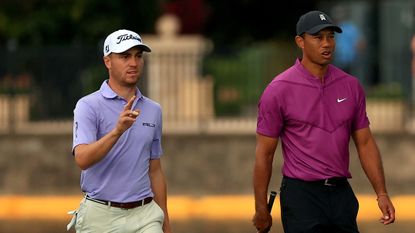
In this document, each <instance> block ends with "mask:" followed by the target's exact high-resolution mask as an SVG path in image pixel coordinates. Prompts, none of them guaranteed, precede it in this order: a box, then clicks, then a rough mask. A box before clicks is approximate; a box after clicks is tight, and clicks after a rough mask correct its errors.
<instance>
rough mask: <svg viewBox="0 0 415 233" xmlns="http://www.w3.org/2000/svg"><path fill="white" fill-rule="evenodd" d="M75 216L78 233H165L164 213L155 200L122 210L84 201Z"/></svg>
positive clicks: (74, 221)
mask: <svg viewBox="0 0 415 233" xmlns="http://www.w3.org/2000/svg"><path fill="white" fill-rule="evenodd" d="M74 214H75V215H74V218H75V220H73V221H72V222H73V223H74V224H75V229H76V232H77V233H130V232H131V233H163V230H162V226H163V220H164V213H163V210H162V209H161V208H160V207H159V206H158V205H157V203H156V202H155V201H154V200H153V201H152V202H150V203H148V204H146V205H144V206H140V207H137V208H134V209H121V208H117V207H111V206H106V205H103V204H99V203H96V202H93V201H90V200H86V199H83V200H82V202H81V204H80V207H79V209H78V210H77V211H75V213H74ZM72 222H71V223H72ZM68 227H70V226H69V225H68Z"/></svg>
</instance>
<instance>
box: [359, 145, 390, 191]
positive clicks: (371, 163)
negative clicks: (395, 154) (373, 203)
mask: <svg viewBox="0 0 415 233" xmlns="http://www.w3.org/2000/svg"><path fill="white" fill-rule="evenodd" d="M358 153H359V157H360V162H361V164H362V168H363V170H364V171H365V173H366V176H367V177H368V179H369V181H370V183H371V184H372V186H373V189H374V190H375V192H376V193H377V194H384V193H387V191H386V185H385V174H384V171H383V165H382V159H381V156H380V152H379V150H378V148H377V146H376V143H375V142H374V140H373V139H371V140H368V141H367V143H366V144H365V145H363V146H361V147H360V148H358Z"/></svg>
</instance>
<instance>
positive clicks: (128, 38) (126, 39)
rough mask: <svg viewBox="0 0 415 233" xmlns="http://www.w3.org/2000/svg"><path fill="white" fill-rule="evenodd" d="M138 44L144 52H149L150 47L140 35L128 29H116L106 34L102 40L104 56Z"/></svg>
mask: <svg viewBox="0 0 415 233" xmlns="http://www.w3.org/2000/svg"><path fill="white" fill-rule="evenodd" d="M134 46H139V47H141V48H142V49H143V51H145V52H151V48H150V47H149V46H148V45H146V44H144V43H143V40H142V39H141V37H140V35H138V34H137V33H135V32H133V31H130V30H125V29H121V30H117V31H115V32H113V33H111V34H109V35H108V36H107V38H106V39H105V42H104V49H103V51H104V56H108V55H109V54H110V53H122V52H124V51H127V50H128V49H130V48H132V47H134Z"/></svg>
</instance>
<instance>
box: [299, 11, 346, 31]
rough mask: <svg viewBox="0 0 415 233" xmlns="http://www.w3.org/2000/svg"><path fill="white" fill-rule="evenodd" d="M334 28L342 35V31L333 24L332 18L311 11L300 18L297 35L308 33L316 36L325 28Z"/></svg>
mask: <svg viewBox="0 0 415 233" xmlns="http://www.w3.org/2000/svg"><path fill="white" fill-rule="evenodd" d="M328 27H330V28H333V30H334V31H335V32H338V33H341V32H342V29H341V28H340V27H339V26H337V25H336V24H334V23H333V21H332V20H331V18H330V17H329V16H328V15H327V14H326V13H324V12H321V11H310V12H308V13H305V14H304V15H302V16H301V17H300V19H299V20H298V22H297V35H298V36H299V35H301V34H303V33H305V32H306V33H308V34H311V35H314V34H316V33H318V32H319V31H321V30H322V29H324V28H328Z"/></svg>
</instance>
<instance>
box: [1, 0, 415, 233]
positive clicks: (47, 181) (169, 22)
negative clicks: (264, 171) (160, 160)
mask: <svg viewBox="0 0 415 233" xmlns="http://www.w3.org/2000/svg"><path fill="white" fill-rule="evenodd" d="M282 5H285V6H284V7H282ZM314 9H320V10H322V11H325V12H326V13H328V14H329V15H330V16H332V18H333V19H334V20H336V21H337V22H338V23H339V24H341V25H343V26H342V27H343V28H348V30H347V31H348V32H350V34H346V33H344V34H338V35H336V37H337V41H338V42H339V44H338V55H342V54H341V52H340V51H341V50H342V48H345V50H346V52H347V51H348V52H350V51H352V50H353V51H355V52H354V53H346V54H343V55H342V56H339V57H336V60H335V61H334V62H335V64H337V65H339V66H343V65H345V66H344V67H345V69H347V70H348V71H349V72H350V73H351V74H353V75H355V76H356V77H357V78H359V80H360V81H361V83H362V84H363V85H364V88H365V91H366V93H367V97H368V98H367V111H368V115H369V117H370V120H371V127H372V130H373V131H374V132H375V134H376V137H377V138H378V143H379V147H380V148H381V151H383V153H384V161H385V171H386V173H387V176H388V179H389V180H390V186H391V190H392V193H395V194H402V195H403V194H413V193H415V189H414V188H413V185H408V184H413V182H414V181H415V177H414V175H413V165H414V164H415V157H414V152H413V151H414V150H415V148H414V147H415V145H414V138H415V90H414V89H413V88H414V87H415V74H414V73H413V72H412V70H415V69H414V67H411V64H412V61H413V52H412V50H411V40H412V38H413V36H414V35H415V1H413V0H347V1H346V0H291V1H286V2H285V3H284V4H282V3H281V2H280V1H272V0H268V1H255V0H245V1H239V0H227V1H223V0H154V1H147V0H119V1H113V0H71V1H67V0H25V1H12V0H5V1H0V185H1V186H0V187H2V188H1V189H0V195H3V196H4V195H50V194H54V195H68V194H79V193H80V191H79V185H78V183H79V170H78V169H77V167H76V165H75V164H74V162H73V160H72V156H71V151H70V150H71V149H70V147H71V137H72V135H71V133H72V117H73V109H74V107H75V104H76V101H77V100H78V99H79V98H80V97H82V96H84V95H87V94H89V93H91V92H93V91H95V90H96V89H98V88H99V86H100V84H101V83H102V81H103V80H104V79H106V78H107V77H106V70H105V66H104V65H103V62H102V44H103V40H104V39H105V37H106V35H107V34H108V33H110V32H112V31H114V30H116V29H119V28H126V29H131V30H134V31H136V32H138V33H139V34H140V35H142V37H143V39H144V41H145V42H146V43H147V44H149V45H150V46H151V47H152V48H153V52H152V53H150V54H147V55H146V58H145V59H146V60H145V61H146V70H145V73H144V75H143V77H142V79H141V80H140V83H139V88H140V90H142V92H143V93H144V94H145V95H147V96H149V97H150V98H153V99H155V100H156V101H158V102H160V103H161V105H162V107H163V117H164V119H163V120H164V129H163V130H164V135H165V140H164V147H165V152H166V155H167V157H166V162H165V164H164V165H165V166H166V168H167V169H166V174H167V177H168V182H169V187H170V189H169V190H170V191H171V193H172V194H174V195H176V194H177V195H183V194H186V195H187V194H191V195H197V196H200V195H212V194H213V195H221V194H251V181H250V179H251V167H252V166H253V157H254V150H255V128H256V108H257V102H258V99H259V97H260V95H261V93H262V91H263V89H264V88H265V86H266V85H267V84H268V83H269V82H270V81H271V80H272V79H273V78H274V77H275V76H276V75H277V74H278V73H279V72H281V71H283V70H285V69H286V68H288V67H289V66H291V65H292V64H293V63H294V61H295V59H296V58H297V56H299V55H300V51H299V50H298V49H297V48H296V45H295V42H294V36H295V24H296V22H297V19H298V17H299V16H300V15H301V14H303V13H305V12H307V11H309V10H314ZM346 19H347V21H345V20H346ZM342 36H343V37H342ZM342 41H344V42H345V44H343V42H342ZM353 41H355V42H353ZM347 45H353V46H351V47H348V46H347ZM347 61H350V63H348V62H347ZM353 153H354V157H353V158H354V159H353V160H352V165H351V167H352V170H355V171H356V173H357V174H356V175H355V177H354V179H353V180H354V182H355V183H354V184H355V185H356V187H357V189H358V191H359V193H371V189H370V185H369V184H368V183H367V181H366V179H365V177H364V174H363V173H362V172H361V168H360V166H359V163H358V161H357V157H356V156H355V152H353ZM278 157H280V156H278ZM278 160H280V159H278ZM280 165H281V161H277V163H276V165H275V166H276V168H277V169H276V176H277V179H278V176H279V170H278V167H279V166H280ZM0 201H1V200H0ZM3 213H6V215H7V214H8V213H9V212H7V211H3ZM1 214H2V209H0V232H1V231H2V230H4V228H2V224H1V223H2V222H1V218H2V217H1V216H2V215H1ZM173 219H174V217H173ZM410 220H413V219H410ZM222 227H223V226H222ZM375 229H377V230H376V231H374V232H377V233H381V232H382V231H381V230H379V229H378V228H375ZM397 229H398V228H397ZM399 229H400V228H399ZM200 230H201V229H199V231H194V232H201V231H200ZM8 232H10V231H8ZM225 232H226V233H230V232H233V231H232V230H230V229H228V231H224V233H225ZM234 232H240V231H237V230H235V231H234ZM364 232H367V233H372V232H370V231H369V230H367V231H364ZM398 232H401V233H403V232H404V231H401V230H399V231H398Z"/></svg>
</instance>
